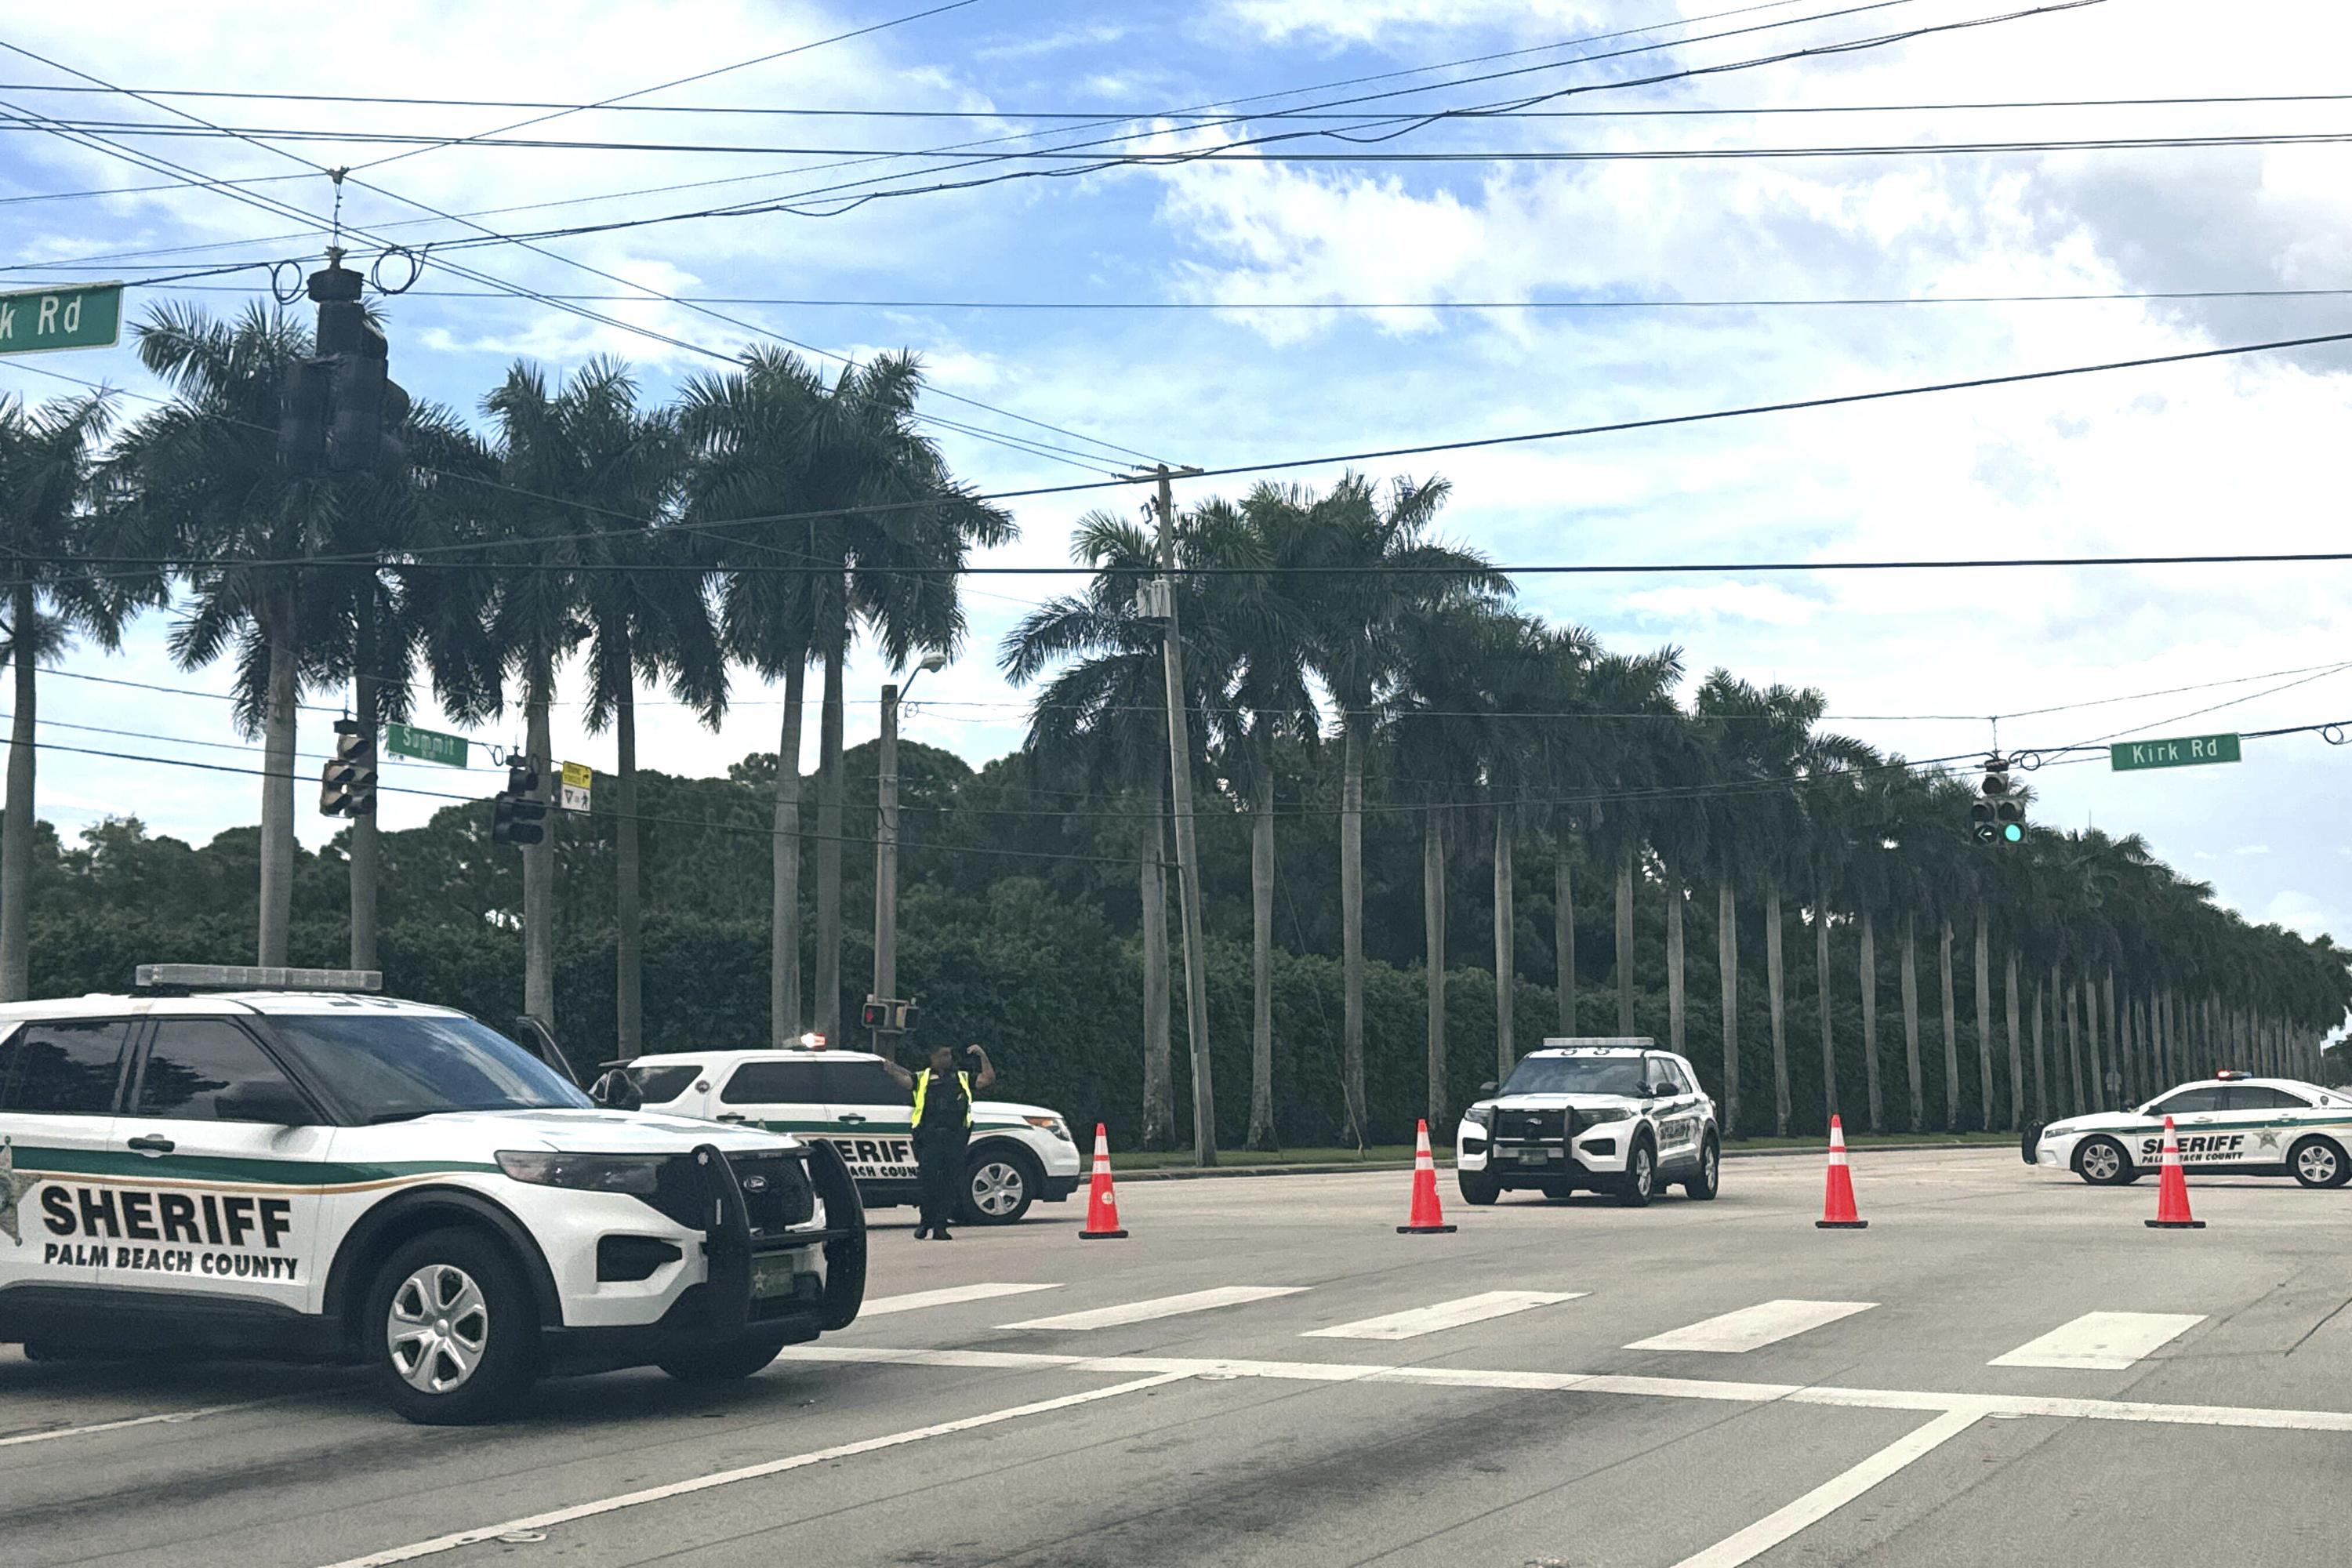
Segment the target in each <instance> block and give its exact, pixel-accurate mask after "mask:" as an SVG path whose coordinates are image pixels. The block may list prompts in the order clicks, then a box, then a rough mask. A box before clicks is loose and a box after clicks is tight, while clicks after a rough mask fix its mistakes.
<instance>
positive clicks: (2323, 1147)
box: [2286, 1138, 2352, 1187]
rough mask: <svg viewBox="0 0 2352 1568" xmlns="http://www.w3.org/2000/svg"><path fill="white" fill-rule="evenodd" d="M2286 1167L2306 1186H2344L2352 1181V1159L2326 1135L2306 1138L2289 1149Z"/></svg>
mask: <svg viewBox="0 0 2352 1568" xmlns="http://www.w3.org/2000/svg"><path fill="white" fill-rule="evenodd" d="M2286 1168H2287V1169H2288V1170H2290V1171H2293V1172H2294V1179H2295V1180H2296V1181H2298V1182H2301V1183H2302V1184H2304V1185H2305V1186H2306V1187H2340V1186H2342V1185H2343V1184H2345V1183H2346V1182H2347V1181H2352V1160H2347V1159H2346V1158H2345V1155H2344V1151H2343V1150H2342V1149H2341V1148H2339V1147H2337V1146H2336V1143H2334V1142H2331V1141H2330V1140H2328V1139H2326V1138H2304V1139H2300V1140H2298V1141H2297V1142H2296V1143H2295V1145H2294V1148H2292V1149H2289V1150H2288V1151H2287V1152H2286Z"/></svg>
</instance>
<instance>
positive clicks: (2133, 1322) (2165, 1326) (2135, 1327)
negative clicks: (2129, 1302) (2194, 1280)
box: [1985, 1312, 2205, 1372]
mask: <svg viewBox="0 0 2352 1568" xmlns="http://www.w3.org/2000/svg"><path fill="white" fill-rule="evenodd" d="M2203 1321H2205V1314H2204V1313H2202V1312H2085V1313H2084V1314H2083V1315H2082V1316H2081V1317H2079V1318H2077V1319H2075V1320H2074V1321H2073V1322H2071V1323H2067V1324H2064V1325H2063V1326H2061V1327H2059V1328H2055V1329H2053V1330H2051V1331H2049V1332H2048V1333H2046V1334H2044V1335H2042V1337H2041V1338H2040V1339H2038V1340H2031V1341H2028V1342H2026V1343H2024V1344H2021V1345H2020V1346H2018V1347H2017V1348H2016V1349H2015V1350H2013V1351H2011V1352H2009V1353H2008V1354H2007V1355H1999V1356H1995V1357H1993V1358H1992V1360H1990V1361H1989V1362H1987V1363H1985V1364H1986V1365H1987V1366H2051V1367H2064V1368H2070V1369H2073V1370H2075V1371H2082V1372H2121V1371H2123V1370H2124V1369H2125V1368H2126V1367H2127V1366H2130V1365H2131V1364H2132V1363H2134V1362H2137V1361H2138V1360H2139V1359H2140V1358H2141V1357H2142V1356H2145V1355H2147V1353H2148V1352H2151V1351H2153V1350H2155V1349H2156V1348H2157V1347H2158V1346H2159V1345H2162V1344H2164V1343H2165V1342H2168V1341H2170V1340H2174V1339H2177V1338H2179V1336H2180V1335H2182V1334H2185V1333H2187V1332H2188V1331H2189V1330H2191V1329H2193V1328H2195V1327H2196V1326H2197V1325H2198V1324H2200V1323H2201V1322H2203Z"/></svg>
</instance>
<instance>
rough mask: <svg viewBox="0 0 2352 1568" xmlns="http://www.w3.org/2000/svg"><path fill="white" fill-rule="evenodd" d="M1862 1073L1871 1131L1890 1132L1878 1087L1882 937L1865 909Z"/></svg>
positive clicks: (1863, 928)
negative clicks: (1879, 971)
mask: <svg viewBox="0 0 2352 1568" xmlns="http://www.w3.org/2000/svg"><path fill="white" fill-rule="evenodd" d="M1862 1074H1863V1082H1864V1085H1865V1086H1866V1088H1867V1089H1868V1095H1869V1100H1870V1130H1871V1131H1873V1132H1884V1131H1886V1108H1885V1101H1884V1100H1883V1099H1882V1098H1881V1095H1880V1091H1879V1087H1878V939H1877V932H1876V931H1875V930H1874V925H1873V921H1872V920H1871V915H1870V911H1869V910H1863V911H1862Z"/></svg>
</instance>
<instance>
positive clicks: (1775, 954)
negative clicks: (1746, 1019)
mask: <svg viewBox="0 0 2352 1568" xmlns="http://www.w3.org/2000/svg"><path fill="white" fill-rule="evenodd" d="M1782 980H1783V975H1782V968H1781V962H1780V881H1779V879H1774V880H1773V881H1772V883H1771V884H1770V886H1769V888H1768V889H1766V890H1765V894H1764V987H1765V990H1766V992H1767V993H1768V994H1769V996H1768V999H1769V1001H1770V1003H1771V1005H1772V1131H1773V1135H1774V1136H1776V1137H1780V1138H1786V1137H1787V1136H1788V1135H1789V1015H1788V995H1787V987H1786V986H1785V985H1784V984H1782Z"/></svg>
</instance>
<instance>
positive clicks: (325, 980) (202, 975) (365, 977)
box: [138, 963, 383, 991]
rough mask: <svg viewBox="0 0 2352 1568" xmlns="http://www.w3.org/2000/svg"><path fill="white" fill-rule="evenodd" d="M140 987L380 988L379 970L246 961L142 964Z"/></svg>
mask: <svg viewBox="0 0 2352 1568" xmlns="http://www.w3.org/2000/svg"><path fill="white" fill-rule="evenodd" d="M138 983H139V984H141V985H142V986H150V985H169V986H178V987H180V988H182V989H184V990H188V991H381V990H383V970H381V969H280V968H276V967H268V968H265V967H263V966H261V965H259V964H247V963H142V964H141V965H140V966H139V969H138Z"/></svg>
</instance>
